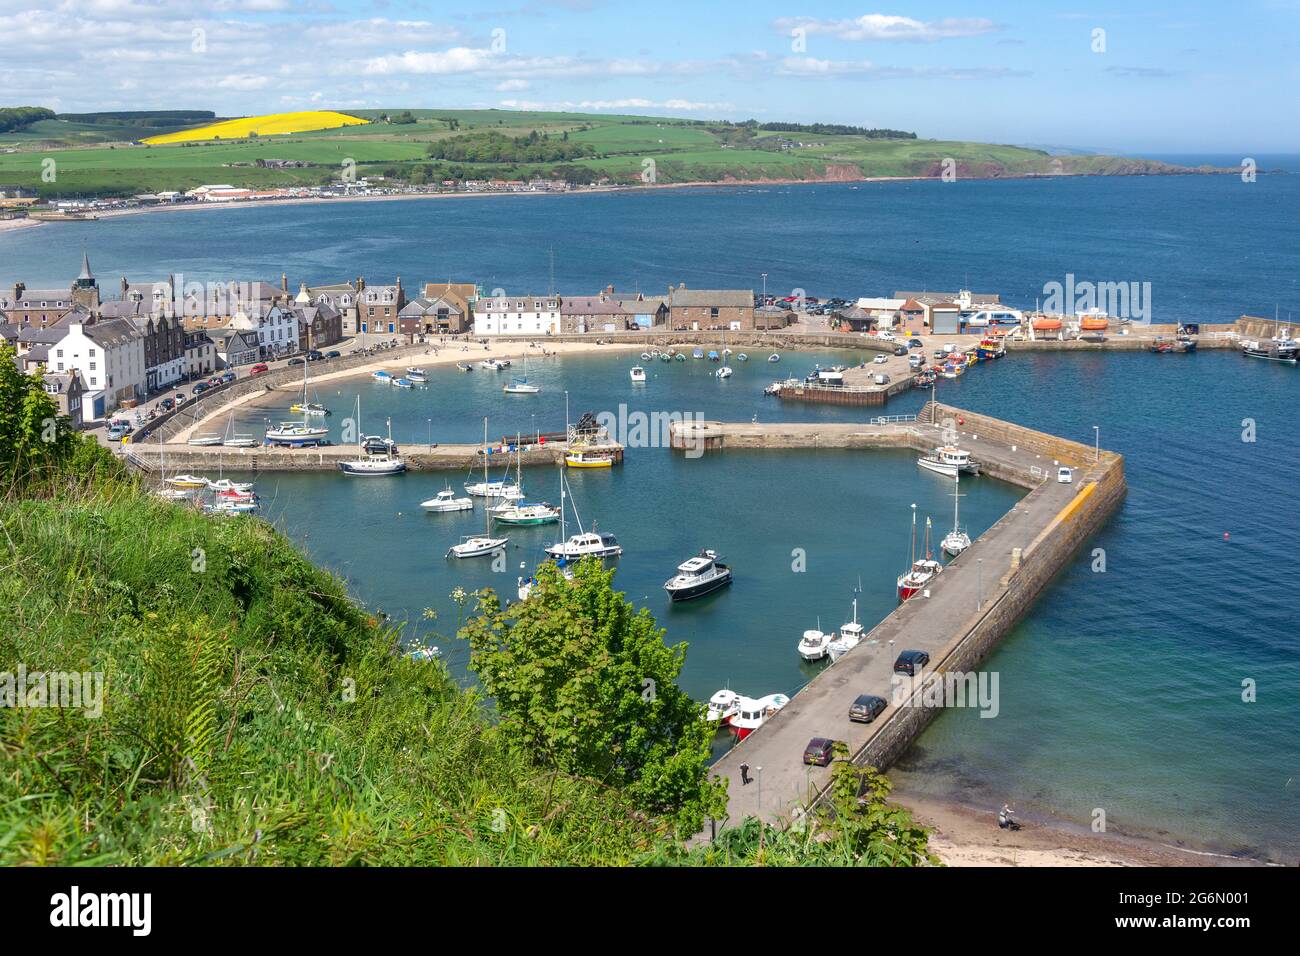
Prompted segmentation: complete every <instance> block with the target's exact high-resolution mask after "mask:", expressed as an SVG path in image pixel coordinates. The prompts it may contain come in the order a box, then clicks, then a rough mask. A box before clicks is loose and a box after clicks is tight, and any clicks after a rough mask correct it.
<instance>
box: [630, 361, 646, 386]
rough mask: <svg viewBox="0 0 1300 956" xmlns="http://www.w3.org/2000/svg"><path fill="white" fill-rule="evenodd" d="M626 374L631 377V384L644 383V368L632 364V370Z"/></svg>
mask: <svg viewBox="0 0 1300 956" xmlns="http://www.w3.org/2000/svg"><path fill="white" fill-rule="evenodd" d="M628 375H630V376H631V377H632V384H633V385H644V384H645V369H643V368H642V367H641V366H640V365H634V366H632V370H631V371H630V372H628Z"/></svg>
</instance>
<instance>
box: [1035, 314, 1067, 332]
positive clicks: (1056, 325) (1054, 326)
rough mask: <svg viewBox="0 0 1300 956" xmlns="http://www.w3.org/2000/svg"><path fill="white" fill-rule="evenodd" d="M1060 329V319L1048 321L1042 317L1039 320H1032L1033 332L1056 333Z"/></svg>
mask: <svg viewBox="0 0 1300 956" xmlns="http://www.w3.org/2000/svg"><path fill="white" fill-rule="evenodd" d="M1060 328H1061V320H1060V319H1049V318H1047V317H1046V316H1044V317H1043V318H1041V319H1034V331H1035V332H1056V331H1058V330H1059V329H1060Z"/></svg>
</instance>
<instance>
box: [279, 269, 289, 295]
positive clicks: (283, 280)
mask: <svg viewBox="0 0 1300 956" xmlns="http://www.w3.org/2000/svg"><path fill="white" fill-rule="evenodd" d="M280 291H281V292H283V293H284V294H285V295H288V294H289V273H287V272H281V273H280Z"/></svg>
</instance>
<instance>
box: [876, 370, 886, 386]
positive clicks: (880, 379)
mask: <svg viewBox="0 0 1300 956" xmlns="http://www.w3.org/2000/svg"><path fill="white" fill-rule="evenodd" d="M876 384H877V385H888V384H889V373H888V372H877V373H876Z"/></svg>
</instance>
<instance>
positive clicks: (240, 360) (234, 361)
mask: <svg viewBox="0 0 1300 956" xmlns="http://www.w3.org/2000/svg"><path fill="white" fill-rule="evenodd" d="M212 342H213V345H214V346H215V347H216V350H217V358H218V359H219V360H220V361H221V362H222V363H224V364H225V365H227V366H230V367H231V368H233V367H235V366H238V365H252V364H253V363H254V362H256V361H258V360H259V359H260V358H261V357H262V347H261V343H260V342H259V340H258V338H257V333H256V332H253V331H250V330H248V329H237V328H225V329H218V330H216V331H215V332H213V333H212Z"/></svg>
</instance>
